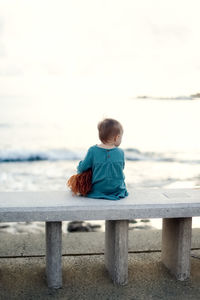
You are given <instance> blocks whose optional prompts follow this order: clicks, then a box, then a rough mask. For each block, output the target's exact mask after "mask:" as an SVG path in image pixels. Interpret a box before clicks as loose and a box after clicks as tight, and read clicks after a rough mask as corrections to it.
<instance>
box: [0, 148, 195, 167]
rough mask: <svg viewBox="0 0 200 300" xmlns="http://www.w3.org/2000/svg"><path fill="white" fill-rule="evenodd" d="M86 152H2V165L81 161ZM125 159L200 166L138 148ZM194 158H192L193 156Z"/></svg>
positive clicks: (193, 160) (56, 150)
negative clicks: (8, 163) (9, 163)
mask: <svg viewBox="0 0 200 300" xmlns="http://www.w3.org/2000/svg"><path fill="white" fill-rule="evenodd" d="M85 154H86V151H83V150H82V151H81V150H79V151H75V150H70V149H50V150H46V151H45V150H44V151H39V150H25V149H21V150H19V149H18V150H13V149H12V150H11V149H7V150H0V163H7V162H33V161H61V160H81V159H83V158H84V156H85ZM124 154H125V159H126V160H128V161H135V162H137V161H155V162H156V161H157V162H178V163H190V164H191V163H192V164H199V163H200V160H199V159H194V158H193V159H192V158H190V157H182V156H181V154H179V153H178V154H177V153H167V152H166V153H158V152H142V151H140V150H138V149H136V148H126V149H124ZM191 157H192V156H191Z"/></svg>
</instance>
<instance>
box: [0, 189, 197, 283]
mask: <svg viewBox="0 0 200 300" xmlns="http://www.w3.org/2000/svg"><path fill="white" fill-rule="evenodd" d="M193 216H200V190H198V189H171V190H169V189H134V190H129V196H128V197H126V198H124V199H122V200H119V201H110V200H104V199H90V198H85V197H77V196H72V195H71V193H70V192H69V191H67V192H1V193H0V222H24V221H25V222H27V221H28V222H34V221H43V222H46V275H47V283H48V286H49V287H52V288H60V287H61V286H62V259H61V258H62V221H77V220H105V221H106V232H105V265H106V268H107V269H108V271H109V273H110V275H111V277H112V279H113V281H114V283H116V284H120V285H123V284H126V283H127V282H128V223H129V220H132V219H141V218H142V219H145V218H163V230H162V261H163V263H164V265H165V266H166V267H167V268H168V269H169V270H170V271H171V272H172V273H173V274H174V275H175V276H176V277H177V279H179V280H184V279H186V278H188V277H189V275H190V248H191V234H192V217H193ZM141 234H142V231H141Z"/></svg>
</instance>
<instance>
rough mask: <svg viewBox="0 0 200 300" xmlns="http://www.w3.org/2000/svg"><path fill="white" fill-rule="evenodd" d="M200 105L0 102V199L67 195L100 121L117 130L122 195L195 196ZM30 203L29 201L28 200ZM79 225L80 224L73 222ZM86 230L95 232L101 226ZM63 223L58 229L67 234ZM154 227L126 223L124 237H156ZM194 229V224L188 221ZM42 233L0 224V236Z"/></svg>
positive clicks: (199, 184) (38, 225) (119, 100)
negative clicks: (120, 131) (115, 124)
mask: <svg viewBox="0 0 200 300" xmlns="http://www.w3.org/2000/svg"><path fill="white" fill-rule="evenodd" d="M199 111H200V99H199V98H193V97H192V96H188V95H186V96H177V97H151V96H146V95H141V96H139V97H136V96H135V97H126V96H125V97H122V96H120V95H119V96H115V97H111V96H110V95H107V96H98V97H94V96H93V95H90V96H84V97H81V98H80V97H79V98H76V97H74V98H73V96H72V95H71V96H70V98H69V97H67V96H65V97H61V98H59V99H57V98H54V97H53V96H52V97H48V99H46V98H42V97H40V98H37V97H35V98H33V97H25V96H5V97H3V96H2V97H1V98H0V192H9V191H12V192H13V191H16V192H18V191H33V192H34V191H66V190H68V187H67V186H66V182H67V180H68V179H69V177H70V176H71V175H73V174H75V173H76V167H77V165H78V163H79V161H80V160H81V159H83V158H84V156H85V154H86V151H87V149H88V147H90V146H92V145H94V144H98V143H100V141H99V139H98V131H97V124H98V122H99V121H100V120H102V119H103V118H105V117H112V118H115V119H117V120H119V121H120V122H121V123H122V125H123V127H124V136H123V139H122V143H121V145H120V147H121V148H122V149H123V150H124V152H125V169H124V174H125V182H126V185H127V189H129V188H155V189H156V188H164V189H165V188H170V189H175V188H200V139H199V128H200V118H199ZM27 201H29V199H27ZM80 221H81V220H80ZM88 223H90V224H92V225H100V227H99V228H98V229H97V230H98V231H104V230H105V226H104V225H105V224H104V221H103V220H99V221H93V220H89V221H88ZM67 226H68V222H63V231H64V232H67ZM161 226H162V222H161V219H151V220H133V222H132V223H131V229H133V230H142V229H149V230H151V229H155V228H157V229H161ZM193 227H200V218H198V217H197V218H194V219H193ZM43 231H44V223H42V222H34V223H32V222H27V223H1V224H0V232H10V233H13V234H23V233H27V232H33V233H40V232H43Z"/></svg>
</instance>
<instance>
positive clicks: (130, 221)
mask: <svg viewBox="0 0 200 300" xmlns="http://www.w3.org/2000/svg"><path fill="white" fill-rule="evenodd" d="M129 223H131V224H136V223H137V221H136V220H135V219H133V220H129Z"/></svg>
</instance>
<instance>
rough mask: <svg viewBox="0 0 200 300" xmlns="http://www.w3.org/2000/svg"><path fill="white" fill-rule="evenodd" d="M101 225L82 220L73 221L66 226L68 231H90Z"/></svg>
mask: <svg viewBox="0 0 200 300" xmlns="http://www.w3.org/2000/svg"><path fill="white" fill-rule="evenodd" d="M100 227H101V225H92V224H90V223H87V222H84V221H73V222H70V223H69V224H68V226H67V231H68V232H91V231H96V230H95V229H96V228H100Z"/></svg>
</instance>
